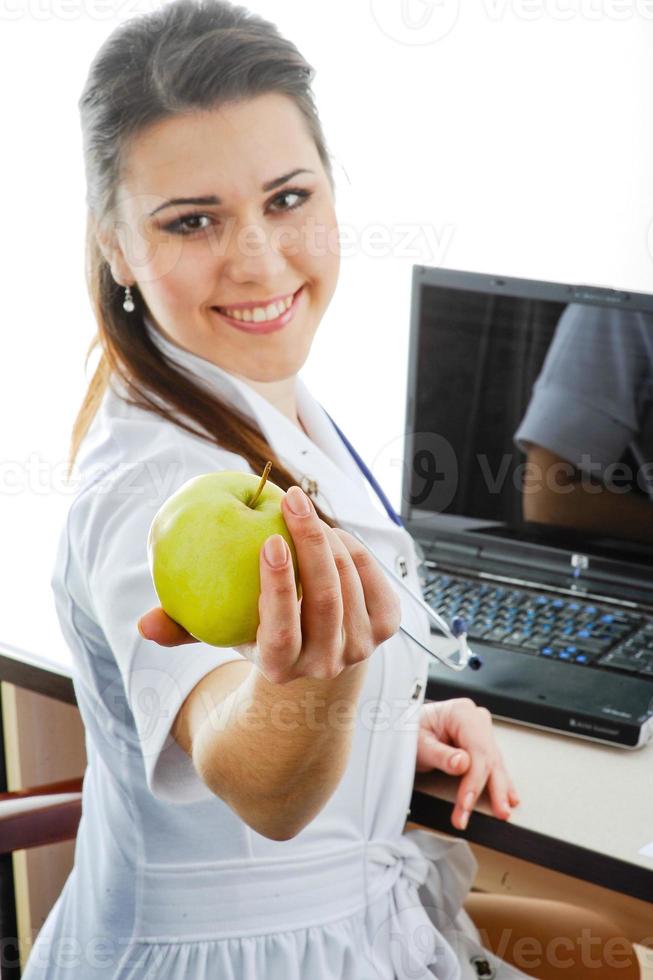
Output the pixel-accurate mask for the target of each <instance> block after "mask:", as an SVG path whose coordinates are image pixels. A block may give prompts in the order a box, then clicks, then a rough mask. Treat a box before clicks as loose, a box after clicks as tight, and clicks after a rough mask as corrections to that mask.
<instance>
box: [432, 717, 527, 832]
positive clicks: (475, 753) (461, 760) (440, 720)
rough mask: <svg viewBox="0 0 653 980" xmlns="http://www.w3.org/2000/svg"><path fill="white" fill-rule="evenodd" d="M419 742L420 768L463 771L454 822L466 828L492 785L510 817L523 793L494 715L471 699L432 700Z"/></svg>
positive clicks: (495, 800) (496, 808) (496, 805)
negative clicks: (508, 762)
mask: <svg viewBox="0 0 653 980" xmlns="http://www.w3.org/2000/svg"><path fill="white" fill-rule="evenodd" d="M419 725H420V727H419V735H418V742H417V764H416V771H417V772H428V771H429V770H432V769H441V770H442V771H443V772H446V773H448V774H449V775H453V776H462V779H461V781H460V784H459V786H458V791H457V793H456V802H455V804H454V809H453V813H452V815H451V822H452V824H453V826H454V827H456V828H457V829H459V830H464V829H465V827H466V826H467V821H468V819H469V814H470V812H471V810H472V809H473V808H474V806H475V804H476V801H477V800H478V798H479V796H480V795H481V794H482V792H483V790H484V789H485V786H486V785H487V789H488V795H489V797H490V802H491V805H492V810H493V812H494V814H495V815H496V816H497V817H500V818H501V819H502V820H507V819H508V818H509V817H510V815H511V812H512V810H511V808H512V807H515V806H518V805H519V796H518V793H517V790H516V789H515V786H514V783H513V781H512V779H511V778H510V776H509V774H508V772H507V770H506V767H505V765H504V762H503V758H502V756H501V752H500V751H499V746H498V745H497V743H496V740H495V737H494V732H493V730H492V715H491V714H490V712H489V711H488V710H487V708H480V707H478V705H476V704H474V702H473V701H472V700H471V699H470V698H451V699H450V700H448V701H428V702H426V704H424V705H422V710H421V713H420V723H419Z"/></svg>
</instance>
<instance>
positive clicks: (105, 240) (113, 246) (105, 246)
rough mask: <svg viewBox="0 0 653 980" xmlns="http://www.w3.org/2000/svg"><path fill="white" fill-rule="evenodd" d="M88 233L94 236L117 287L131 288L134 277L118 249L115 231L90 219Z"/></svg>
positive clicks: (119, 248) (118, 244) (118, 243)
mask: <svg viewBox="0 0 653 980" xmlns="http://www.w3.org/2000/svg"><path fill="white" fill-rule="evenodd" d="M89 231H90V233H92V234H94V235H95V238H96V240H97V243H98V247H99V249H100V251H101V252H102V255H103V256H104V258H105V260H106V262H107V263H108V264H109V266H110V267H111V274H112V276H113V278H114V279H115V281H116V282H117V283H118V285H119V286H131V285H133V283H134V280H135V277H134V275H133V274H132V271H131V269H130V268H129V265H128V264H127V262H126V261H125V256H124V254H123V251H122V249H121V247H120V242H119V241H118V238H117V236H116V233H115V230H114V229H110V228H108V227H106V226H101V225H99V224H97V223H96V221H95V220H94V219H93V218H92V217H90V218H89Z"/></svg>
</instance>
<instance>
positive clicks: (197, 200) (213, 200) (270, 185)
mask: <svg viewBox="0 0 653 980" xmlns="http://www.w3.org/2000/svg"><path fill="white" fill-rule="evenodd" d="M312 173H315V171H314V170H301V169H300V170H291V171H290V173H289V174H284V175H283V177H275V179H274V180H269V181H268V182H267V183H266V184H263V186H262V188H261V190H262V191H273V190H274V189H275V188H276V187H281V185H282V184H285V183H286V181H287V180H290V179H291V178H292V177H296V176H297V174H312ZM177 204H222V199H221V198H219V197H218V196H217V195H216V194H211V195H208V196H206V197H173V198H171V199H170V200H169V201H166V202H165V204H160V205H159V206H158V208H155V209H154V211H150V218H151V217H152V216H153V215H155V214H156V213H157V212H158V211H163V209H164V208H170V207H172V206H173V205H177Z"/></svg>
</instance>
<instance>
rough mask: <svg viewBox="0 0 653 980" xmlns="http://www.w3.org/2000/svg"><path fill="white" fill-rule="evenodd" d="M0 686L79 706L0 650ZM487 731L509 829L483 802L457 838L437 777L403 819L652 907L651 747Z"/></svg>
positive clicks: (57, 681)
mask: <svg viewBox="0 0 653 980" xmlns="http://www.w3.org/2000/svg"><path fill="white" fill-rule="evenodd" d="M0 680H4V681H8V682H10V683H12V684H16V685H17V686H18V687H25V688H28V689H29V690H34V691H37V692H38V693H40V694H45V695H47V696H49V697H53V698H56V699H57V700H60V701H67V702H68V703H70V704H76V699H75V693H74V690H73V685H72V678H71V670H70V668H69V667H67V666H66V665H63V664H62V663H61V662H60V661H58V660H57V661H55V660H49V659H48V658H47V657H42V656H37V655H33V654H29V653H27V652H26V651H24V650H21V649H20V648H18V647H14V646H10V645H8V644H2V643H0ZM494 727H495V732H496V737H497V740H498V742H499V746H500V748H501V751H502V754H503V757H504V760H505V763H506V766H507V768H508V770H509V772H510V774H511V776H512V777H513V779H514V782H515V785H516V787H517V790H518V792H519V795H520V799H521V803H520V805H519V806H518V807H517V808H516V809H515V810H514V811H513V815H512V817H511V818H510V820H508V821H504V820H499V819H498V818H496V817H494V816H493V815H492V812H491V809H490V806H489V802H488V800H487V797H486V796H485V795H484V796H483V797H481V799H480V800H479V802H478V804H477V806H476V809H475V810H474V812H473V813H472V816H471V818H470V821H469V824H468V826H467V829H466V830H465V831H464V832H462V833H461V832H460V831H459V830H457V829H456V828H454V827H453V825H452V823H451V811H452V803H453V800H454V797H455V792H456V786H457V783H458V780H457V779H456V778H454V777H452V776H447V775H445V774H444V773H440V772H433V773H421V774H418V775H417V776H416V778H415V791H414V793H413V799H412V802H411V810H410V817H409V819H410V820H411V821H415V822H417V823H420V824H423V825H424V826H427V827H431V828H433V829H434V830H439V831H443V832H444V833H447V834H451V835H453V836H458V837H464V838H466V839H468V840H470V841H473V842H474V843H477V844H482V845H484V846H486V847H491V848H493V849H494V850H497V851H503V852H504V853H506V854H511V855H513V856H514V857H519V858H523V859H524V860H526V861H532V862H533V863H535V864H540V865H542V866H544V867H548V868H551V869H552V870H555V871H560V872H562V873H563V874H569V875H573V876H574V877H577V878H582V879H584V880H585V881H590V882H592V883H594V884H597V885H603V886H604V887H607V888H611V889H613V890H615V891H620V892H623V893H624V894H626V895H631V896H633V897H634V898H640V899H643V900H644V901H651V900H652V899H653V844H652V842H653V780H652V779H651V774H652V771H653V742H651V743H649V744H648V745H647V746H644V748H641V749H635V750H628V749H618V748H612V747H610V746H607V745H601V744H599V743H597V742H590V741H587V740H583V739H580V738H574V737H572V736H567V735H557V734H555V733H549V732H544V731H539V730H536V729H532V728H527V727H525V726H522V725H517V724H511V723H509V722H505V721H496V720H495V722H494ZM647 845H651V846H650V847H649V851H650V854H648V855H647V854H644V853H642V849H644V848H646V846H647Z"/></svg>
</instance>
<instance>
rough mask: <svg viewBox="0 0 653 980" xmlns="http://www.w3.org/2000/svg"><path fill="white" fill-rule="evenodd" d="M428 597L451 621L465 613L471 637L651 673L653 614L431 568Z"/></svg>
mask: <svg viewBox="0 0 653 980" xmlns="http://www.w3.org/2000/svg"><path fill="white" fill-rule="evenodd" d="M424 598H425V600H426V602H427V603H428V604H429V605H430V606H432V607H433V609H435V610H437V611H438V612H439V613H440V615H442V616H444V618H445V619H446V620H447V622H449V623H450V622H451V620H452V619H453V618H454V616H461V617H462V618H463V619H464V620H465V622H466V624H467V635H468V637H469V640H470V642H472V641H473V640H482V641H483V642H484V643H491V644H492V645H493V646H499V647H504V648H507V649H510V650H516V651H518V652H519V653H525V654H529V655H530V656H536V657H548V658H550V659H551V660H562V661H566V662H568V663H573V664H578V665H580V666H592V667H600V668H604V669H608V670H617V671H625V672H628V673H630V674H640V675H642V676H646V677H648V678H652V679H653V619H646V618H644V617H642V616H639V615H637V614H636V613H631V612H626V611H624V610H621V609H617V610H615V609H614V608H613V607H607V606H601V605H592V604H591V603H589V602H584V601H581V600H579V599H576V598H575V597H574V598H560V597H558V596H555V595H550V594H546V593H538V592H531V591H528V590H525V589H514V588H510V587H506V588H504V587H498V586H495V585H489V584H487V583H483V582H479V581H478V580H476V579H467V578H463V577H460V576H454V575H445V574H442V573H440V572H435V571H432V570H430V569H428V570H426V578H425V582H424Z"/></svg>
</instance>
